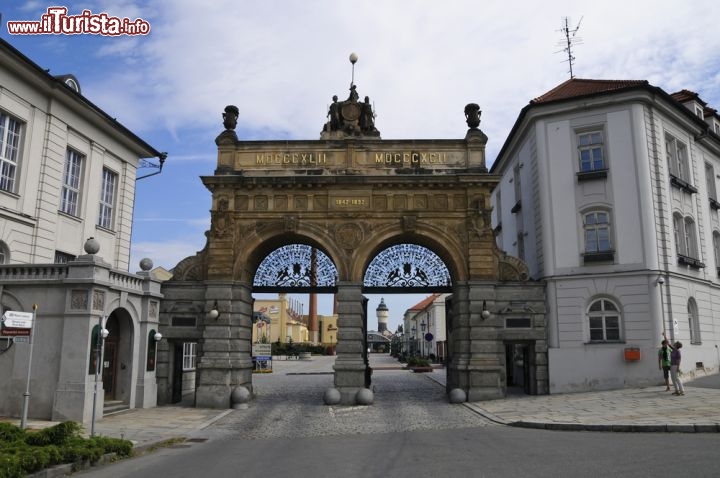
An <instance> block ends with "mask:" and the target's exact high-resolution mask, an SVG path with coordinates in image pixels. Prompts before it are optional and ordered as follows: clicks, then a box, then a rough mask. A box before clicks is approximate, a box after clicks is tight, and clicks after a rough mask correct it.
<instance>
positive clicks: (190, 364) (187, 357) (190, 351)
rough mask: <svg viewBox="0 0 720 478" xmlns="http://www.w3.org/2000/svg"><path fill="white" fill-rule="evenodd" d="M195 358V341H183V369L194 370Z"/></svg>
mask: <svg viewBox="0 0 720 478" xmlns="http://www.w3.org/2000/svg"><path fill="white" fill-rule="evenodd" d="M196 360H197V342H184V343H183V371H190V370H195V361H196Z"/></svg>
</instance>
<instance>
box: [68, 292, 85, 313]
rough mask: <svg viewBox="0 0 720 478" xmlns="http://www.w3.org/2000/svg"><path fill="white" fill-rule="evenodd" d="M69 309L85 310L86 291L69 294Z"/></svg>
mask: <svg viewBox="0 0 720 478" xmlns="http://www.w3.org/2000/svg"><path fill="white" fill-rule="evenodd" d="M70 308H71V309H72V310H87V308H88V291H86V290H73V291H71V292H70Z"/></svg>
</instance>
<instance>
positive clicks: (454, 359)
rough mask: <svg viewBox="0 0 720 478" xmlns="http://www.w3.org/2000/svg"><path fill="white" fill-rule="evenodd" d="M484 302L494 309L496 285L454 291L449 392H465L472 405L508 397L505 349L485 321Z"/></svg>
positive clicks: (458, 287)
mask: <svg viewBox="0 0 720 478" xmlns="http://www.w3.org/2000/svg"><path fill="white" fill-rule="evenodd" d="M483 302H485V304H486V307H487V308H488V309H489V310H491V309H493V307H494V303H495V288H494V284H489V283H484V282H467V283H461V284H456V286H455V287H454V288H453V315H452V318H451V327H452V331H451V332H450V334H451V340H452V351H451V357H450V364H449V365H448V376H447V390H448V391H449V392H450V391H452V390H453V389H457V388H459V389H461V390H463V391H464V392H465V394H466V397H467V400H468V401H470V402H474V401H478V400H489V399H495V398H502V397H504V396H505V387H506V384H505V347H504V344H503V341H502V337H501V335H500V333H499V331H498V330H496V328H495V326H493V325H491V321H488V320H487V319H484V318H483V317H482V311H483Z"/></svg>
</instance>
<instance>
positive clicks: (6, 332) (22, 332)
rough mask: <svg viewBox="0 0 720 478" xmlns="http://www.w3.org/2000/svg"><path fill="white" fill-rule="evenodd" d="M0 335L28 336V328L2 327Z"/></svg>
mask: <svg viewBox="0 0 720 478" xmlns="http://www.w3.org/2000/svg"><path fill="white" fill-rule="evenodd" d="M0 336H2V337H17V336H24V337H29V336H30V329H11V328H9V327H3V328H2V329H0Z"/></svg>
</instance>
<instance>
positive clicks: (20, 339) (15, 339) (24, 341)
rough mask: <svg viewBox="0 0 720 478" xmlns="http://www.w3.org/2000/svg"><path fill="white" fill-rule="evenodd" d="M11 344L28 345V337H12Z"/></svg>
mask: <svg viewBox="0 0 720 478" xmlns="http://www.w3.org/2000/svg"><path fill="white" fill-rule="evenodd" d="M13 342H15V343H16V344H28V343H30V337H28V336H16V337H13Z"/></svg>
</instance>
